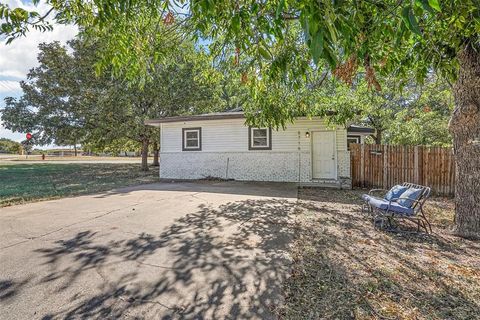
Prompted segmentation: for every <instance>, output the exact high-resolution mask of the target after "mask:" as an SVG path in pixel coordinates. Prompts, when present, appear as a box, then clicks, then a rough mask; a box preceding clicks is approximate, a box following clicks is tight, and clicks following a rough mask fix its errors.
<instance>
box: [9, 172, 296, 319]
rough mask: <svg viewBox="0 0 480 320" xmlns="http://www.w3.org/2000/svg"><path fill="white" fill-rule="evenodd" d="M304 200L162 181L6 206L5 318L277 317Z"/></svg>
mask: <svg viewBox="0 0 480 320" xmlns="http://www.w3.org/2000/svg"><path fill="white" fill-rule="evenodd" d="M296 197H297V189H296V187H295V185H293V184H284V183H278V184H270V183H254V184H253V183H252V184H250V183H242V182H201V183H158V184H150V185H143V186H136V187H131V188H124V189H119V190H114V191H111V192H107V193H102V194H96V195H88V196H80V197H73V198H65V199H60V200H53V201H45V202H37V203H31V204H26V205H18V206H13V207H7V208H0V318H1V319H64V318H68V319H76V318H89V319H110V318H112V319H113V318H115V319H116V318H122V319H130V318H135V319H142V318H144V319H149V318H155V319H225V318H228V319H269V318H275V308H276V305H278V304H279V303H281V285H282V282H283V280H284V279H285V277H286V276H287V275H288V270H289V263H290V258H289V255H288V247H289V245H290V242H291V240H292V238H293V235H294V231H295V228H294V210H295V205H296Z"/></svg>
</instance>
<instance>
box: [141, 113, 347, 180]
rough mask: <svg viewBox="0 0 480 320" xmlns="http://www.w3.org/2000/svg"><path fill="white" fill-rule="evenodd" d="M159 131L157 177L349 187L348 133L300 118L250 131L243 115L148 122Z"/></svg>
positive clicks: (185, 117)
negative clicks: (280, 126)
mask: <svg viewBox="0 0 480 320" xmlns="http://www.w3.org/2000/svg"><path fill="white" fill-rule="evenodd" d="M146 124H147V125H151V126H155V127H159V128H160V178H164V179H202V178H221V179H235V180H243V181H282V182H297V183H299V185H301V186H333V187H342V188H349V187H351V175H350V153H349V151H348V150H347V129H346V128H345V127H343V126H336V127H331V126H327V125H326V123H325V121H324V120H322V119H321V118H313V119H308V118H299V119H297V120H296V121H295V122H294V123H293V124H289V125H287V127H286V128H285V129H279V130H275V129H272V128H254V127H249V126H248V125H246V123H245V116H244V113H243V112H242V111H230V112H221V113H210V114H202V115H192V116H176V117H166V118H162V119H156V120H148V121H146Z"/></svg>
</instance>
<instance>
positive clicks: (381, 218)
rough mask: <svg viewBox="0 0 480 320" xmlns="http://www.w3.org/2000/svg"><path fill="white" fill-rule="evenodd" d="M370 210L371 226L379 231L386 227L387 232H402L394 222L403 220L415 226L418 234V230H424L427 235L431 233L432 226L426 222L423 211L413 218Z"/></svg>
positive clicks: (374, 209)
mask: <svg viewBox="0 0 480 320" xmlns="http://www.w3.org/2000/svg"><path fill="white" fill-rule="evenodd" d="M371 209H372V216H373V224H374V226H375V227H377V226H378V227H379V228H380V229H385V227H387V229H388V231H400V232H406V231H402V230H401V229H400V228H399V227H398V225H396V224H395V220H397V219H405V220H410V221H412V222H414V223H416V225H417V232H416V233H420V229H423V230H425V232H426V233H427V234H430V233H432V226H431V224H430V222H429V221H428V219H427V217H426V216H425V214H424V213H423V210H420V212H421V214H420V215H418V216H415V217H408V216H401V215H395V213H393V212H388V211H387V212H385V211H382V210H379V209H376V208H371Z"/></svg>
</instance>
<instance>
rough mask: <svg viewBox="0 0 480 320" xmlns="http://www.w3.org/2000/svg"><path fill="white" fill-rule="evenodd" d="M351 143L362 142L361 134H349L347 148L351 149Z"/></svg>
mask: <svg viewBox="0 0 480 320" xmlns="http://www.w3.org/2000/svg"><path fill="white" fill-rule="evenodd" d="M351 143H360V136H347V149H348V150H350V144H351Z"/></svg>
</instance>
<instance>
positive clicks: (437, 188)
mask: <svg viewBox="0 0 480 320" xmlns="http://www.w3.org/2000/svg"><path fill="white" fill-rule="evenodd" d="M350 159H351V171H352V172H351V173H352V185H353V187H354V188H355V187H362V188H363V187H365V188H371V187H373V188H383V189H388V188H391V187H392V186H394V185H396V184H401V183H402V182H412V183H416V184H421V185H426V186H429V187H431V188H432V191H433V192H434V193H435V194H437V195H448V196H452V195H454V192H455V163H454V157H453V150H452V149H451V148H441V147H424V146H393V145H392V146H391V145H381V144H350Z"/></svg>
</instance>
